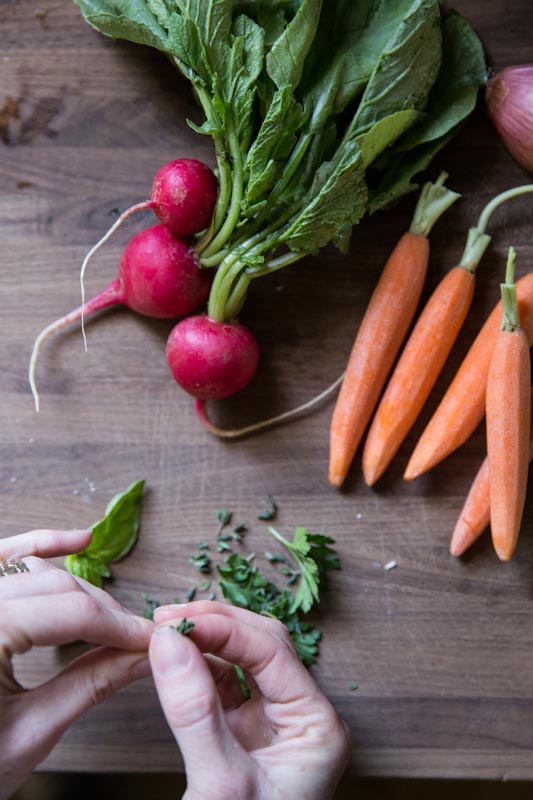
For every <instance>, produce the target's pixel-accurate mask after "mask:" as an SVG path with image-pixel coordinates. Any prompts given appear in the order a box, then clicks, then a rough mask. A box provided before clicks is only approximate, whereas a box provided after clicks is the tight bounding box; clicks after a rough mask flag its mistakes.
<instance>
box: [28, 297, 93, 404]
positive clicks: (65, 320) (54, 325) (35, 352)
mask: <svg viewBox="0 0 533 800" xmlns="http://www.w3.org/2000/svg"><path fill="white" fill-rule="evenodd" d="M79 318H80V310H79V309H76V311H75V312H72V313H70V314H66V315H65V316H64V317H60V319H56V320H55V321H54V322H51V323H50V325H47V326H46V328H43V330H42V331H41V332H40V334H39V335H38V336H37V338H36V340H35V342H34V343H33V349H32V351H31V358H30V367H29V373H28V377H29V382H30V388H31V393H32V395H33V400H34V403H35V410H36V412H37V413H39V408H40V401H39V392H38V391H37V385H36V383H35V370H36V367H37V359H38V358H39V353H40V352H41V347H42V346H43V342H44V341H45V339H47V338H48V337H49V336H50V335H51V334H52V333H54V332H55V331H59V330H61V328H64V327H65V326H66V325H69V324H70V323H71V322H74V320H76V319H79Z"/></svg>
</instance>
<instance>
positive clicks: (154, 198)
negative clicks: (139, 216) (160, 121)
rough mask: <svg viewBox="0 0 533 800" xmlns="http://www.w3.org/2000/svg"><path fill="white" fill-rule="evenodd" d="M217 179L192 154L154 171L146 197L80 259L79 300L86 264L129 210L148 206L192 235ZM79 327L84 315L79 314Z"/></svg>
mask: <svg viewBox="0 0 533 800" xmlns="http://www.w3.org/2000/svg"><path fill="white" fill-rule="evenodd" d="M217 194H218V183H217V179H216V177H215V175H214V173H213V172H212V170H210V169H209V167H208V166H207V165H206V164H203V163H202V162H201V161H197V160H196V159H194V158H178V159H176V160H175V161H170V162H169V163H168V164H164V165H163V166H162V167H161V169H160V170H159V171H158V172H157V173H156V175H155V178H154V180H153V183H152V192H151V196H150V199H149V200H145V201H143V202H142V203H136V204H135V205H133V206H131V207H130V208H128V209H126V211H124V212H123V213H122V214H121V215H120V217H119V218H118V219H117V220H116V222H114V224H113V225H112V226H111V228H110V229H109V230H108V231H107V233H105V234H104V236H102V238H101V239H100V241H98V242H97V243H96V244H95V245H94V246H93V247H92V248H91V249H90V250H89V252H88V253H87V255H86V256H85V258H84V259H83V263H82V265H81V270H80V285H81V302H82V306H83V304H84V303H85V288H84V279H85V271H86V269H87V264H88V263H89V260H90V259H91V258H92V256H93V255H94V254H95V253H96V251H97V250H99V249H100V247H101V246H102V245H103V244H104V243H105V242H106V241H107V240H108V239H109V237H110V236H111V234H113V233H114V232H115V231H116V230H117V228H118V227H120V225H122V223H123V222H124V220H126V219H127V218H128V217H131V216H132V214H135V213H136V212H137V211H142V210H143V209H145V208H151V209H152V210H153V212H154V214H155V215H156V217H157V218H158V219H159V220H161V222H162V223H163V225H165V227H166V228H168V230H169V231H170V232H171V233H173V234H174V235H175V236H193V235H194V234H195V233H200V231H203V230H204V228H206V227H207V226H208V225H209V222H210V220H211V217H212V216H213V210H214V208H215V204H216V201H217ZM82 331H83V333H84V338H85V331H84V319H83V316H82Z"/></svg>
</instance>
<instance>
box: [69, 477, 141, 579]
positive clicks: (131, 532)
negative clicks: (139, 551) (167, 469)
mask: <svg viewBox="0 0 533 800" xmlns="http://www.w3.org/2000/svg"><path fill="white" fill-rule="evenodd" d="M143 489H144V481H137V482H136V483H133V484H132V485H131V486H130V487H129V488H128V489H126V491H125V492H121V493H120V494H117V495H115V497H113V499H112V500H111V502H110V503H109V505H108V507H107V508H106V514H105V517H104V518H103V519H102V520H100V521H99V522H97V523H95V525H93V526H92V531H93V536H92V539H91V543H90V544H89V546H88V547H87V549H86V550H84V551H83V552H84V553H86V554H88V555H90V556H93V557H96V558H99V559H100V560H101V561H104V562H105V563H106V564H112V563H113V562H114V561H119V560H120V559H121V558H124V556H125V555H127V553H129V551H130V550H131V548H132V547H133V545H134V544H135V542H136V539H137V534H138V532H139V510H140V504H141V498H142V494H143Z"/></svg>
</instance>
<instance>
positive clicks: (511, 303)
mask: <svg viewBox="0 0 533 800" xmlns="http://www.w3.org/2000/svg"><path fill="white" fill-rule="evenodd" d="M515 258H516V253H515V249H514V247H510V248H509V257H508V259H507V270H506V273H505V283H502V284H501V287H500V288H501V292H502V324H501V330H502V331H516V330H518V329H519V328H520V315H519V313H518V299H517V296H516V284H515V282H514V271H515Z"/></svg>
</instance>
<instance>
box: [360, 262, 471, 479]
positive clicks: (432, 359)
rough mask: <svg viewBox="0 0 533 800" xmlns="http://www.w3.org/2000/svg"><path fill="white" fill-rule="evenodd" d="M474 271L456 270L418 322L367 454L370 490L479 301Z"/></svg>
mask: <svg viewBox="0 0 533 800" xmlns="http://www.w3.org/2000/svg"><path fill="white" fill-rule="evenodd" d="M474 286H475V277H474V272H473V271H471V270H470V269H467V268H464V267H462V266H458V267H454V268H453V269H452V270H450V272H449V273H448V274H447V275H446V276H445V278H444V279H443V280H442V281H441V282H440V283H439V285H438V286H437V288H436V289H435V291H434V292H433V294H432V295H431V297H430V299H429V300H428V302H427V304H426V306H425V308H424V310H423V312H422V314H421V315H420V317H419V319H418V322H417V323H416V325H415V327H414V329H413V332H412V333H411V336H410V337H409V339H408V341H407V344H406V345H405V347H404V349H403V352H402V355H401V357H400V360H399V361H398V364H397V365H396V368H395V370H394V372H393V374H392V377H391V379H390V381H389V384H388V386H387V388H386V390H385V394H384V395H383V397H382V399H381V402H380V404H379V406H378V410H377V411H376V415H375V417H374V419H373V421H372V425H371V426H370V431H369V433H368V437H367V440H366V444H365V448H364V451H363V474H364V476H365V481H366V483H367V484H368V486H372V485H373V484H374V483H375V482H376V481H377V480H378V478H380V477H381V475H382V474H383V472H384V471H385V470H386V468H387V467H388V465H389V464H390V462H391V461H392V459H393V458H394V456H395V454H396V452H397V450H398V448H399V447H400V445H401V443H402V442H403V440H404V439H405V437H406V436H407V434H408V432H409V430H410V429H411V427H412V425H413V424H414V422H415V420H416V418H417V417H418V415H419V414H420V412H421V410H422V408H423V406H424V403H425V402H426V400H427V398H428V396H429V393H430V392H431V389H432V388H433V386H434V384H435V381H436V380H437V378H438V376H439V373H440V371H441V369H442V367H443V366H444V362H445V361H446V359H447V357H448V354H449V352H450V350H451V349H452V346H453V344H454V342H455V340H456V338H457V334H458V333H459V331H460V329H461V327H462V324H463V322H464V320H465V317H466V315H467V313H468V309H469V308H470V304H471V302H472V297H473V296H474Z"/></svg>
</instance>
